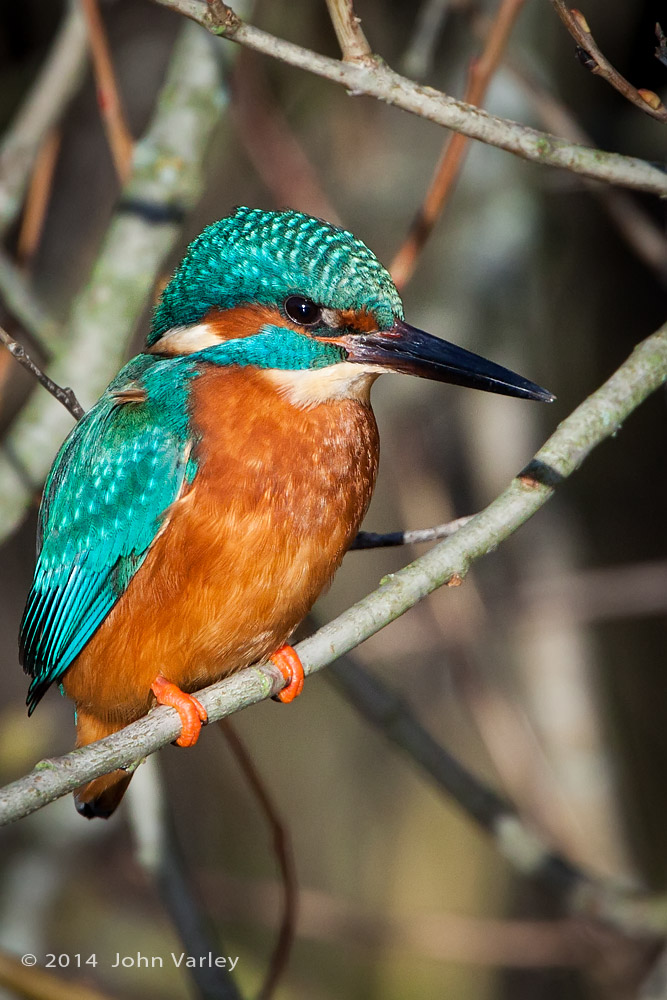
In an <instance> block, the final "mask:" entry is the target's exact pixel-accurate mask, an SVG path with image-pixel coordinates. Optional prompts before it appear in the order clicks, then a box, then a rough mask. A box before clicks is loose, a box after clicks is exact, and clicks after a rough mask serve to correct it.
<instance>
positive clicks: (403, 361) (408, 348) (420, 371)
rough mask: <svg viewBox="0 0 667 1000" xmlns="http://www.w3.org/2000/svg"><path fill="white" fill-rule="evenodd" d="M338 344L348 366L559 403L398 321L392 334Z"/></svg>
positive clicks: (364, 336)
mask: <svg viewBox="0 0 667 1000" xmlns="http://www.w3.org/2000/svg"><path fill="white" fill-rule="evenodd" d="M339 343H341V344H342V345H343V346H344V347H345V350H346V351H347V354H348V361H356V362H359V363H360V364H367V365H378V366H379V367H381V368H386V369H387V371H392V372H404V373H405V374H406V375H417V376H418V377H419V378H430V379H434V380H435V381H437V382H453V383H454V384H455V385H465V386H469V387H471V388H473V389H484V390H485V392H499V393H502V395H504V396H519V397H520V398H522V399H537V400H540V401H541V402H544V403H551V402H552V401H553V400H554V399H555V398H556V397H555V396H554V395H553V394H552V393H550V392H548V390H547V389H543V388H542V387H541V386H539V385H536V384H535V382H529V381H528V379H526V378H522V376H521V375H517V374H516V372H511V371H509V369H507V368H501V366H500V365H496V364H494V363H493V362H492V361H486V359H485V358H482V357H480V356H479V354H473V353H472V352H471V351H466V350H465V349H464V348H463V347H457V346H456V344H450V343H449V342H448V341H446V340H440V338H439V337H432V336H431V335H430V333H424V332H423V331H422V330H417V329H415V327H413V326H408V324H407V323H404V322H403V321H402V320H397V321H396V322H395V323H394V325H393V326H392V327H391V329H390V330H378V331H375V332H373V333H354V334H348V335H347V336H345V337H342V338H341V340H340V341H339Z"/></svg>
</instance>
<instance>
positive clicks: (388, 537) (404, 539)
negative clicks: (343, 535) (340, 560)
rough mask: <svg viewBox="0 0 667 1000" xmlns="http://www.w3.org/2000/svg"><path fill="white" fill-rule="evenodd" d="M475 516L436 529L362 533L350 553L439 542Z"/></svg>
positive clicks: (438, 525)
mask: <svg viewBox="0 0 667 1000" xmlns="http://www.w3.org/2000/svg"><path fill="white" fill-rule="evenodd" d="M473 517H474V515H473V514H468V515H467V516H466V517H458V518H457V519H456V520H455V521H447V523H446V524H436V526H435V527H434V528H413V529H412V530H409V531H390V532H388V533H386V534H380V535H379V534H377V533H376V532H375V531H360V532H359V534H358V535H357V537H356V538H355V540H354V541H353V542H352V544H351V545H350V550H349V551H350V552H351V551H353V550H355V549H381V548H389V547H390V546H394V545H418V544H419V543H420V542H437V541H438V540H439V539H441V538H449V536H450V535H453V534H455V533H456V532H457V531H458V530H459V528H462V527H463V525H464V524H467V523H468V521H472V519H473Z"/></svg>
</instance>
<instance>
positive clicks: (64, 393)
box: [0, 327, 84, 420]
mask: <svg viewBox="0 0 667 1000" xmlns="http://www.w3.org/2000/svg"><path fill="white" fill-rule="evenodd" d="M0 340H1V341H2V343H3V344H4V345H5V347H6V348H7V350H8V351H9V353H10V354H11V355H12V357H13V358H16V360H17V361H18V363H19V364H20V365H22V366H23V367H24V368H25V369H26V371H29V372H30V374H31V375H33V376H34V377H35V378H36V379H37V381H38V382H39V384H40V385H43V386H44V388H45V389H46V391H47V392H50V393H51V395H52V396H53V397H54V398H55V399H57V400H58V402H59V403H62V405H63V406H64V407H65V409H66V410H69V412H70V413H71V414H72V416H73V417H74V418H75V419H76V420H80V419H81V417H82V416H83V414H84V409H83V407H82V406H81V403H80V402H79V400H78V399H77V398H76V396H75V395H74V392H73V390H72V389H68V388H63V387H62V386H59V385H57V383H55V382H54V381H53V379H50V378H49V376H48V375H46V374H45V373H44V372H43V371H42V369H41V368H40V367H39V366H38V365H36V364H35V362H34V361H33V360H32V359H31V358H30V357H29V356H28V355H27V354H26V351H25V348H24V347H23V346H22V345H21V344H19V343H18V342H17V341H16V340H14V338H13V337H10V336H9V334H8V333H7V331H6V330H3V329H2V327H0Z"/></svg>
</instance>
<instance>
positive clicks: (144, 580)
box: [19, 207, 554, 819]
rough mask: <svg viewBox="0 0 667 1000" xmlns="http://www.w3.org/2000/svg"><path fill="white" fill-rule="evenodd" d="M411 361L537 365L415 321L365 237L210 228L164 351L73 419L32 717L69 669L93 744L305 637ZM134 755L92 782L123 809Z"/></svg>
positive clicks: (89, 792) (296, 215) (29, 637)
mask: <svg viewBox="0 0 667 1000" xmlns="http://www.w3.org/2000/svg"><path fill="white" fill-rule="evenodd" d="M386 372H395V373H404V374H410V375H415V376H419V377H422V378H428V379H434V380H436V381H441V382H451V383H455V384H458V385H463V386H470V387H474V388H477V389H484V390H487V391H490V392H496V393H502V394H505V395H509V396H516V397H520V398H524V399H532V400H541V401H550V400H551V399H553V398H554V397H553V396H552V394H551V393H549V392H548V391H547V390H545V389H542V388H541V387H540V386H538V385H536V384H535V383H534V382H530V381H529V380H527V379H524V378H522V377H521V376H519V375H517V374H515V373H514V372H511V371H509V370H507V369H505V368H503V367H501V366H499V365H497V364H494V363H492V362H490V361H486V360H484V359H483V358H481V357H479V356H478V355H476V354H473V353H471V352H470V351H467V350H465V349H463V348H461V347H458V346H455V345H454V344H451V343H448V342H447V341H444V340H441V339H439V338H437V337H434V336H432V335H430V334H427V333H425V332H423V331H421V330H418V329H416V328H414V327H411V326H409V325H408V324H407V323H406V322H405V319H404V312H403V304H402V301H401V297H400V295H399V293H398V291H397V289H396V287H395V285H394V283H393V281H392V279H391V276H390V274H389V272H388V271H387V270H386V268H385V267H384V266H383V265H382V264H381V263H380V261H379V260H378V258H377V257H376V256H375V254H374V253H373V252H372V251H371V250H370V249H369V248H368V247H367V246H366V244H365V243H363V242H362V241H361V240H360V239H358V238H357V237H355V236H354V235H353V234H352V233H350V232H348V231H346V230H345V229H341V228H338V227H336V226H334V225H331V224H329V223H327V222H325V221H322V220H320V219H316V218H313V217H311V216H309V215H305V214H303V213H301V212H298V211H294V210H291V209H287V210H282V211H265V210H263V209H259V208H246V207H240V208H237V209H236V210H235V211H233V212H232V213H231V214H230V215H229V216H227V217H226V218H223V219H221V220H220V221H218V222H215V223H213V224H211V225H209V226H208V227H207V228H205V229H204V230H203V232H202V233H200V235H199V236H197V238H196V239H195V240H194V241H193V242H192V243H191V244H190V246H189V247H188V249H187V252H186V255H185V257H184V259H183V261H182V263H181V264H180V266H179V267H178V268H177V270H176V271H175V273H174V275H173V277H172V278H171V280H170V281H169V283H168V284H167V285H166V287H165V288H164V290H163V292H162V295H161V298H160V299H159V301H158V304H157V305H156V307H155V309H154V312H153V317H152V323H151V327H150V332H149V334H148V336H147V339H146V344H145V347H144V350H143V351H142V352H141V353H140V354H138V355H137V356H136V357H134V358H133V359H132V360H130V361H129V362H128V363H127V364H126V365H125V367H124V368H123V369H122V370H121V371H120V373H119V374H118V375H117V376H116V377H115V378H114V379H113V381H112V382H111V383H110V385H109V386H108V388H107V389H106V391H105V392H104V394H103V395H102V396H101V398H100V399H99V400H98V401H97V402H96V403H95V404H94V405H93V406H92V408H91V409H90V410H88V411H87V412H86V413H85V414H84V416H83V417H82V418H81V420H80V421H79V423H78V424H77V425H76V426H75V427H74V428H73V430H72V431H71V433H70V434H69V436H68V437H67V438H66V440H65V442H64V444H63V445H62V447H61V449H60V451H59V452H58V454H57V456H56V458H55V461H54V463H53V466H52V468H51V471H50V473H49V475H48V477H47V480H46V484H45V488H44V493H43V498H42V502H41V506H40V512H39V523H38V542H37V544H38V557H37V564H36V568H35V574H34V579H33V583H32V588H31V590H30V593H29V595H28V598H27V602H26V607H25V611H24V615H23V619H22V622H21V628H20V637H19V646H20V659H21V663H22V665H23V667H24V670H25V671H26V673H27V674H29V675H30V676H31V678H32V679H31V682H30V685H29V689H28V694H27V699H26V702H27V706H28V712H29V714H32V712H33V711H34V709H35V707H36V705H37V703H38V702H39V701H40V699H41V698H42V697H43V695H44V694H45V692H46V690H47V689H48V688H49V687H50V686H51V685H52V684H56V685H59V686H60V688H61V691H62V692H64V693H65V694H66V695H67V696H68V697H69V698H71V699H72V700H73V702H74V705H75V720H76V730H77V746H86V745H87V744H89V743H91V742H93V741H96V740H99V739H101V738H103V737H105V736H107V735H109V734H110V733H113V732H115V731H117V730H119V729H121V728H122V727H124V726H125V725H127V724H128V723H130V722H132V721H134V720H136V719H138V718H140V717H142V716H143V715H145V714H146V713H147V712H148V711H149V710H150V709H151V708H152V707H153V706H154V705H155V704H156V703H158V704H164V705H170V706H172V707H173V708H175V709H176V710H177V712H178V714H179V716H180V720H181V732H180V736H179V737H178V740H177V741H176V742H177V743H178V744H179V745H181V746H191V745H193V744H194V743H196V741H197V739H198V736H199V732H200V729H201V726H202V724H203V723H205V722H206V712H205V710H204V708H203V706H202V705H201V703H200V702H199V701H198V700H197V698H196V697H195V696H194V694H193V692H196V691H198V690H199V689H201V688H202V687H204V686H206V685H208V684H211V683H213V682H215V681H217V680H219V679H221V678H223V677H225V676H227V675H228V674H230V673H232V672H233V671H236V670H239V669H241V668H243V667H246V666H248V665H250V664H251V663H254V662H257V661H261V660H264V659H267V658H270V659H271V660H272V662H273V663H274V664H275V665H276V666H277V667H278V669H279V670H280V672H281V674H282V675H283V677H284V678H285V686H284V688H283V689H282V691H281V692H280V694H279V696H278V697H279V698H280V700H282V701H285V702H288V701H290V700H292V699H293V698H294V697H296V695H298V694H299V692H300V690H301V687H302V685H303V668H302V665H301V663H300V661H299V658H298V656H297V654H296V652H295V651H294V650H293V649H292V647H291V646H289V645H288V639H289V637H290V635H291V633H292V632H293V631H294V629H295V627H296V626H297V625H298V624H299V623H300V622H301V621H302V620H303V618H304V617H305V616H306V614H307V613H308V611H309V610H310V608H311V606H312V605H313V603H314V602H315V600H316V599H317V597H318V595H319V594H320V593H321V592H322V590H323V589H324V588H325V587H326V586H327V585H328V584H329V582H330V581H331V578H332V576H333V574H334V573H335V571H336V569H337V568H338V566H339V565H340V563H341V561H342V559H343V556H344V554H345V552H346V550H347V549H348V548H349V547H350V545H351V543H352V541H353V540H354V538H355V536H356V534H357V532H358V530H359V526H360V524H361V522H362V519H363V517H364V514H365V513H366V510H367V508H368V505H369V502H370V499H371V494H372V492H373V487H374V484H375V478H376V472H377V467H378V454H379V438H378V430H377V426H376V423H375V418H374V415H373V411H372V409H371V405H370V389H371V385H372V384H373V382H374V381H375V380H376V379H377V378H378V376H379V375H381V374H383V373H386ZM130 778H131V774H130V773H129V772H128V771H125V770H123V769H117V770H115V771H112V772H111V773H110V774H107V775H103V776H102V777H98V778H95V779H94V780H92V781H89V782H88V783H87V784H85V785H83V786H82V787H81V788H79V789H78V790H77V791H76V792H75V804H76V808H77V810H78V811H79V812H80V813H81V815H83V816H85V817H87V818H89V819H91V818H93V817H100V818H107V817H109V816H110V815H111V814H112V813H113V811H114V810H115V808H116V807H117V805H118V803H119V802H120V800H121V798H122V796H123V793H124V792H125V790H126V788H127V785H128V783H129V781H130Z"/></svg>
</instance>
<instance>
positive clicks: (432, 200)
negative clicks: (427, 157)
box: [389, 0, 525, 289]
mask: <svg viewBox="0 0 667 1000" xmlns="http://www.w3.org/2000/svg"><path fill="white" fill-rule="evenodd" d="M524 3H525V0H500V5H499V7H498V11H497V13H496V16H495V17H494V19H493V21H492V22H491V26H490V28H489V31H488V34H487V35H486V41H485V44H484V48H483V50H482V53H481V55H480V56H479V58H477V59H473V60H472V61H471V63H470V67H469V70H468V79H467V82H466V88H465V93H464V95H463V100H464V101H465V102H466V104H470V105H475V106H479V105H481V104H482V102H483V101H484V98H485V96H486V92H487V90H488V88H489V85H490V83H491V80H492V79H493V76H494V74H495V72H496V70H497V69H498V66H499V65H500V61H501V59H502V57H503V53H504V51H505V48H506V46H507V43H508V41H509V38H510V35H511V33H512V30H513V28H514V25H515V23H516V19H517V17H518V16H519V14H520V13H521V11H522V9H523V5H524ZM468 144H469V138H468V136H466V135H463V134H462V133H461V132H458V133H455V134H454V135H452V136H448V137H447V139H446V140H445V145H444V148H443V151H442V153H441V155H440V161H439V163H438V165H437V167H436V169H435V173H434V175H433V178H432V180H431V183H430V185H429V189H428V191H427V192H426V196H425V197H424V200H423V202H422V205H421V208H420V209H419V211H418V212H417V214H416V216H415V218H414V219H413V221H412V224H411V226H410V230H409V232H408V235H407V237H406V239H405V241H404V242H403V245H402V246H401V247H400V249H399V250H398V252H397V254H396V256H395V257H394V259H393V261H392V262H391V266H390V268H389V270H390V271H391V274H392V277H393V279H394V282H395V284H396V286H397V287H398V288H399V289H401V288H403V287H404V286H405V285H406V284H407V283H408V281H409V280H410V278H411V277H412V275H413V274H414V270H415V267H416V266H417V259H418V257H419V254H420V253H421V251H422V250H423V248H424V244H425V243H426V241H427V240H428V238H429V236H430V235H431V233H432V232H433V227H434V226H435V224H436V222H437V221H438V219H439V218H440V216H441V215H442V213H443V212H444V209H445V206H446V204H447V200H448V198H449V197H450V195H451V193H452V191H453V190H454V185H455V184H456V179H457V177H458V175H459V173H460V170H461V167H462V165H463V160H464V157H465V154H466V151H467V149H468Z"/></svg>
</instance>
